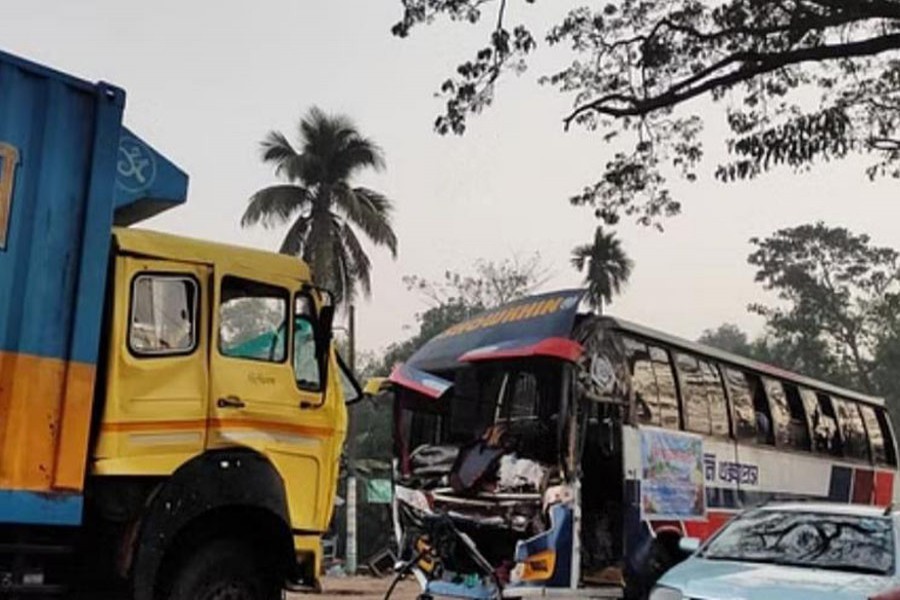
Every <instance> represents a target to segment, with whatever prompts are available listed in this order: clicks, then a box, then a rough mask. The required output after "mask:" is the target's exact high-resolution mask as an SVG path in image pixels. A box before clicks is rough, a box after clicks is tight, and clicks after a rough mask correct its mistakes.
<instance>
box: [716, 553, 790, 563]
mask: <svg viewBox="0 0 900 600" xmlns="http://www.w3.org/2000/svg"><path fill="white" fill-rule="evenodd" d="M700 558H705V559H708V560H730V561H732V562H746V563H767V564H773V565H774V564H780V563H778V559H777V558H756V557H750V556H729V555H727V554H708V553H707V554H701V555H700Z"/></svg>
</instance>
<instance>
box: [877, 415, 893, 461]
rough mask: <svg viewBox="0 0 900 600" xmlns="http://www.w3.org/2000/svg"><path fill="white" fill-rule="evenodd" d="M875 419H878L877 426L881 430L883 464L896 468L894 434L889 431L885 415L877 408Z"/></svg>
mask: <svg viewBox="0 0 900 600" xmlns="http://www.w3.org/2000/svg"><path fill="white" fill-rule="evenodd" d="M875 417H876V418H877V419H878V426H879V428H880V429H881V434H882V437H884V454H885V464H888V465H890V466H892V467H896V466H897V446H896V443H895V441H894V434H893V432H892V431H891V426H890V423H888V416H887V413H886V412H885V410H884V409H883V408H878V409H875Z"/></svg>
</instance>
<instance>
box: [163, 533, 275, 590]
mask: <svg viewBox="0 0 900 600" xmlns="http://www.w3.org/2000/svg"><path fill="white" fill-rule="evenodd" d="M257 556H258V554H256V553H254V551H253V549H252V547H251V546H249V545H248V544H245V543H242V542H240V541H236V540H227V539H220V540H213V541H211V542H208V543H206V544H205V545H203V546H200V547H199V548H198V549H197V550H196V552H193V553H191V554H190V555H189V556H187V557H186V558H185V560H183V561H182V562H181V564H180V565H179V567H178V568H177V570H176V572H175V573H174V574H173V577H172V578H171V579H170V581H171V587H169V592H168V593H167V594H164V596H163V597H164V598H165V600H281V598H282V591H281V585H280V582H279V581H278V580H277V579H276V578H275V577H274V576H273V574H272V573H271V570H270V569H268V568H267V565H266V564H260V562H259V561H258V560H257V558H256V557H257Z"/></svg>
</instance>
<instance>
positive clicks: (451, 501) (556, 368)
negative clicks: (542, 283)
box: [391, 290, 619, 598]
mask: <svg viewBox="0 0 900 600" xmlns="http://www.w3.org/2000/svg"><path fill="white" fill-rule="evenodd" d="M581 295H582V292H581V291H580V290H573V291H567V292H557V293H553V294H547V295H543V296H537V297H532V298H528V299H526V300H523V301H520V302H518V303H515V304H513V305H511V306H509V307H506V308H503V309H498V310H495V311H492V312H490V313H487V314H485V315H483V316H481V317H478V318H475V319H473V320H470V321H467V322H465V323H462V324H460V325H458V326H456V327H454V328H451V329H449V330H447V331H446V332H444V333H443V334H441V335H440V336H438V337H437V338H435V339H433V340H432V341H431V342H429V343H428V344H426V345H425V346H423V347H422V348H421V349H420V350H419V352H417V353H416V354H415V355H414V356H413V357H412V358H411V359H410V360H409V362H408V363H406V364H405V365H401V366H399V367H397V368H396V369H395V370H394V372H393V374H392V375H391V381H392V382H393V383H394V392H395V436H394V439H395V475H394V477H395V523H396V527H397V531H396V534H397V537H398V540H399V543H400V546H401V552H402V553H403V556H404V558H405V559H406V560H408V561H410V562H411V564H413V565H415V568H416V572H417V574H418V576H419V577H420V578H421V583H422V584H423V587H424V590H425V594H426V595H442V596H456V597H469V598H473V597H483V598H489V597H498V596H500V595H501V594H505V595H507V596H510V595H512V596H523V595H528V594H527V591H529V590H530V591H539V590H541V589H544V588H555V589H557V590H558V591H562V590H566V589H568V590H577V589H578V588H579V584H580V581H581V574H580V570H581V567H582V562H583V557H582V555H583V554H584V552H585V551H587V552H593V551H594V549H593V548H582V540H581V539H580V535H579V530H580V521H581V518H582V517H581V510H580V502H579V498H580V495H581V469H580V456H581V451H582V449H583V437H584V436H583V429H584V427H585V425H586V423H587V421H586V414H585V411H584V407H583V406H582V402H583V394H581V393H580V392H577V388H578V387H579V383H578V377H579V376H578V373H579V368H580V367H579V361H580V359H581V357H582V354H583V352H582V346H581V344H579V343H578V342H577V341H575V340H574V339H572V332H573V329H574V328H575V326H576V319H577V314H576V313H577V308H578V304H579V302H580V299H581ZM594 596H595V597H596V596H597V594H594ZM604 596H606V597H617V596H619V590H618V589H616V588H610V589H608V590H607V594H604Z"/></svg>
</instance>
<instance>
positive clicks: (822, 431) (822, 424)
mask: <svg viewBox="0 0 900 600" xmlns="http://www.w3.org/2000/svg"><path fill="white" fill-rule="evenodd" d="M825 398H827V397H826V396H819V395H817V394H816V393H815V392H814V391H812V390H810V389H807V388H800V399H801V400H802V401H803V407H804V409H805V410H806V422H807V427H808V428H809V433H810V438H811V439H810V446H811V447H812V451H813V452H816V453H819V454H828V455H835V454H837V455H840V454H841V452H840V439H839V438H837V437H836V436H837V423H836V422H835V420H834V417H833V416H831V415H830V414H829V412H828V409H827V408H826V405H825V403H824V402H823V400H824V399H825Z"/></svg>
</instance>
